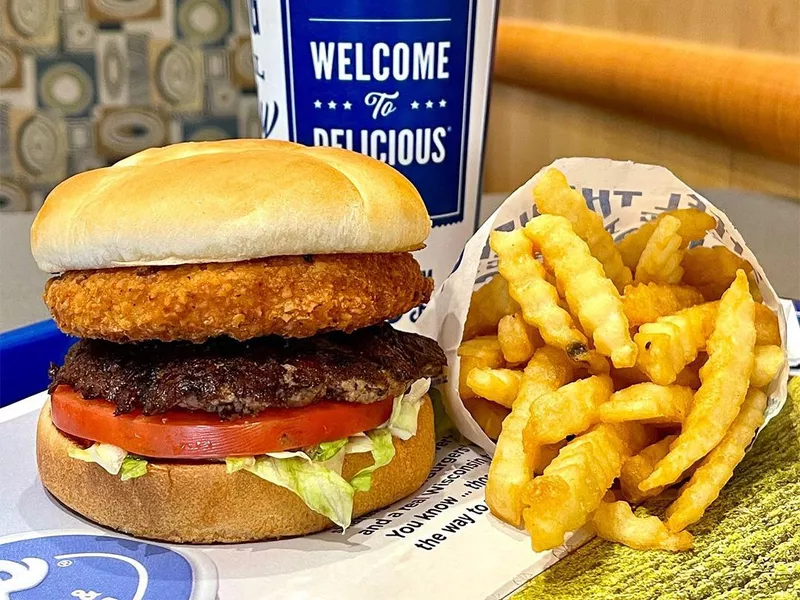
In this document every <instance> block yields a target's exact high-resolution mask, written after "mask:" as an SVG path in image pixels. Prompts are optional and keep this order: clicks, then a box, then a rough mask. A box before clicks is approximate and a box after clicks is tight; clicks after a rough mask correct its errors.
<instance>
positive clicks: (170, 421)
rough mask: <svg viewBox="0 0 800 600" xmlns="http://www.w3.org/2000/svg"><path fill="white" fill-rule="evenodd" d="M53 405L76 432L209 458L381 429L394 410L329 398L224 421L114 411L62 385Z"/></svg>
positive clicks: (155, 451) (159, 454) (135, 447)
mask: <svg viewBox="0 0 800 600" xmlns="http://www.w3.org/2000/svg"><path fill="white" fill-rule="evenodd" d="M51 407H52V415H53V424H54V425H55V426H56V427H58V429H60V430H61V431H63V432H65V433H68V434H70V435H73V436H75V437H79V438H84V439H87V440H92V441H95V442H104V443H106V444H113V445H115V446H119V447H120V448H123V449H125V450H127V451H128V452H131V453H133V454H138V455H140V456H147V457H151V458H173V459H183V460H185V459H189V460H192V459H204V460H206V459H219V458H225V457H226V456H251V455H254V454H264V453H265V452H280V451H282V450H295V449H297V448H302V447H304V446H313V445H315V444H319V443H320V442H331V441H333V440H338V439H341V438H344V437H347V436H350V435H354V434H356V433H359V432H361V431H367V430H369V429H375V428H376V427H379V426H380V425H381V424H383V423H385V422H386V421H387V420H388V419H389V417H390V416H391V414H392V399H391V398H386V399H385V400H381V401H380V402H375V403H373V404H356V403H352V402H330V401H326V400H324V401H322V402H318V403H316V404H312V405H311V406H305V407H302V408H268V409H266V410H265V411H263V412H261V413H259V414H257V415H255V416H253V417H242V418H239V419H234V420H231V421H221V420H220V419H219V417H218V416H217V415H215V414H212V413H206V412H199V411H188V410H171V411H168V412H166V413H162V414H158V415H153V416H146V415H143V414H141V412H139V411H136V412H132V413H128V414H124V415H119V416H114V409H115V406H114V404H113V403H111V402H108V401H106V400H86V399H84V398H83V397H82V396H81V395H80V394H79V393H77V392H76V391H75V390H73V389H72V388H71V387H69V386H65V385H60V386H58V387H57V388H56V389H55V390H54V391H53V393H52V396H51Z"/></svg>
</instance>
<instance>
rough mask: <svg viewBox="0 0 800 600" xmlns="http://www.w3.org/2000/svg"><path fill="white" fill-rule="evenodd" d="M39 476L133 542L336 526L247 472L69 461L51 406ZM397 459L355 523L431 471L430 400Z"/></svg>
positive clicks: (375, 481) (360, 498) (361, 463)
mask: <svg viewBox="0 0 800 600" xmlns="http://www.w3.org/2000/svg"><path fill="white" fill-rule="evenodd" d="M36 438H37V443H36V458H37V461H38V463H39V475H40V477H41V480H42V483H43V484H44V487H45V488H47V490H48V491H49V492H50V493H51V494H53V496H55V497H56V498H58V499H59V500H60V501H61V502H63V503H64V504H66V505H67V506H68V507H69V508H71V509H72V510H74V511H76V512H78V513H80V514H81V515H83V516H84V517H86V518H87V519H91V520H92V521H95V522H96V523H99V524H100V525H105V526H106V527H110V528H112V529H116V530H119V531H122V532H124V533H127V534H129V535H133V536H137V537H144V538H151V539H156V540H165V541H169V542H190V543H211V542H249V541H255V540H263V539H269V538H279V537H287V536H295V535H304V534H307V533H313V532H315V531H321V530H323V529H327V528H328V527H331V526H332V525H333V523H331V521H330V520H329V519H328V518H327V517H324V516H322V515H320V514H319V513H316V512H314V511H312V510H311V509H309V508H308V507H307V506H306V505H305V504H304V503H303V501H302V500H300V498H299V497H298V496H297V495H295V494H294V493H293V492H291V491H289V490H287V489H285V488H282V487H280V486H277V485H274V484H272V483H269V482H268V481H264V480H263V479H260V478H259V477H256V476H255V475H253V474H251V473H248V472H246V471H238V472H236V473H232V474H228V473H226V472H225V465H224V464H223V463H200V464H191V463H189V462H188V461H187V462H181V463H168V462H163V461H159V462H154V463H151V464H150V465H149V466H148V471H147V474H146V475H144V476H142V477H138V478H136V479H129V480H128V481H122V480H121V479H120V478H119V476H118V475H111V474H109V473H107V472H106V471H105V470H103V468H102V467H101V466H100V465H97V464H95V463H87V462H83V461H80V460H76V459H74V458H70V457H69V455H68V450H69V448H70V447H72V446H74V445H75V444H74V443H73V442H72V440H70V439H69V438H67V437H66V436H64V435H63V434H62V433H61V432H60V431H59V430H58V429H56V427H55V425H53V421H52V419H51V415H50V402H49V401H48V402H47V403H46V404H45V405H44V408H42V412H41V414H40V415H39V423H38V426H37V432H36ZM393 441H394V446H395V449H396V455H395V457H394V459H393V460H392V462H390V463H389V464H388V465H387V466H385V467H381V468H380V469H377V470H376V471H375V472H374V473H373V476H372V488H371V489H370V491H368V492H356V494H355V498H354V506H353V517H354V518H355V517H357V516H360V515H363V514H366V513H368V512H371V511H373V510H377V509H379V508H383V507H385V506H388V505H390V504H392V503H393V502H395V501H397V500H400V499H401V498H404V497H406V496H408V495H409V494H411V493H413V492H414V491H415V490H417V489H418V488H419V487H420V486H421V485H422V484H423V482H424V481H425V479H426V477H427V476H428V473H429V472H430V469H431V466H432V465H433V458H434V451H435V447H434V446H435V440H434V430H433V408H432V406H431V401H430V398H428V397H427V396H426V397H425V398H424V401H423V404H422V407H421V409H420V411H419V422H418V426H417V435H415V436H414V437H412V438H411V439H409V440H407V441H402V440H399V439H397V438H394V440H393ZM372 462H373V461H372V456H371V455H370V454H369V453H359V454H348V455H347V457H346V458H345V461H344V467H343V468H342V475H343V477H345V478H346V479H350V478H351V477H352V476H353V475H355V473H356V472H357V471H359V470H360V469H362V468H363V467H366V466H368V465H370V464H372Z"/></svg>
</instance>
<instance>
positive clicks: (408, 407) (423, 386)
mask: <svg viewBox="0 0 800 600" xmlns="http://www.w3.org/2000/svg"><path fill="white" fill-rule="evenodd" d="M430 387H431V380H430V379H418V380H417V381H415V382H414V383H412V384H411V389H410V390H408V392H406V393H405V394H402V395H400V396H398V397H397V398H395V399H394V404H392V415H391V416H390V417H389V421H388V422H387V423H386V427H388V428H389V431H391V432H392V435H393V436H395V437H397V438H400V439H401V440H403V441H405V440H409V439H411V438H412V437H414V436H415V435H417V417H418V416H419V409H420V407H421V406H422V397H423V396H424V395H425V394H426V393H427V392H428V389H429V388H430Z"/></svg>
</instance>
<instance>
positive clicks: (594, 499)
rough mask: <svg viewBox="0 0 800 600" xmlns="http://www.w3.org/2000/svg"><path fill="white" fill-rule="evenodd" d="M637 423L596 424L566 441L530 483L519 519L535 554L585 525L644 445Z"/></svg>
mask: <svg viewBox="0 0 800 600" xmlns="http://www.w3.org/2000/svg"><path fill="white" fill-rule="evenodd" d="M647 439H648V434H647V432H646V430H645V428H644V427H643V426H642V425H639V424H637V423H623V424H609V423H602V424H600V425H595V426H594V427H593V428H592V429H591V430H589V431H588V432H587V433H584V434H582V435H580V436H578V437H576V438H575V439H574V440H572V441H571V442H569V443H568V444H567V445H566V446H564V448H562V449H561V451H560V452H559V453H558V456H556V457H555V459H553V462H551V463H550V464H549V465H548V466H547V468H546V469H545V470H544V473H543V474H542V475H541V476H540V477H535V478H534V479H533V480H532V481H531V482H530V483H528V484H527V485H526V486H525V488H524V491H523V494H522V501H523V502H524V503H525V504H526V505H527V506H528V508H525V509H523V511H522V516H523V519H524V521H525V528H526V529H527V530H528V532H529V533H530V535H531V544H532V545H533V549H534V550H535V551H536V552H541V551H543V550H549V549H550V548H555V547H556V546H560V545H561V544H563V543H564V535H565V534H566V533H568V532H570V531H574V530H575V529H578V528H579V527H581V526H582V525H584V524H585V523H586V522H587V521H588V520H589V517H590V515H591V514H592V513H593V512H594V511H595V510H596V509H597V507H598V506H599V505H600V501H601V500H602V499H603V495H604V494H605V493H606V491H607V490H608V488H610V487H611V484H612V483H613V481H614V479H616V478H617V477H619V474H620V470H621V469H622V463H623V461H624V460H625V458H627V457H628V456H630V455H632V454H635V453H636V452H638V451H639V450H640V449H641V448H642V446H644V445H645V444H646V443H647Z"/></svg>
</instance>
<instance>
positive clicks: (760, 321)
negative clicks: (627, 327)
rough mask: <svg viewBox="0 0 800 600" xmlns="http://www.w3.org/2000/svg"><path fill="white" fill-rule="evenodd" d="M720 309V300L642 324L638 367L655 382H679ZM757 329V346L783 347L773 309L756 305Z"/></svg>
mask: <svg viewBox="0 0 800 600" xmlns="http://www.w3.org/2000/svg"><path fill="white" fill-rule="evenodd" d="M718 308H719V301H716V302H707V303H705V304H697V305H695V306H692V307H690V308H686V309H684V310H681V311H678V312H677V313H675V314H674V315H668V316H665V317H660V318H659V319H658V320H656V321H655V322H654V323H645V324H643V325H641V326H640V327H639V331H638V333H636V335H634V337H633V340H634V342H636V345H637V346H638V348H639V355H638V360H637V362H638V364H637V366H638V367H639V368H640V369H641V370H642V371H643V372H644V373H645V374H646V375H647V376H648V377H649V378H650V380H651V381H653V382H655V383H658V384H660V385H669V384H670V383H673V382H675V381H676V378H677V376H678V374H679V373H680V372H681V371H682V370H683V369H684V367H686V365H688V364H689V363H690V362H692V361H693V360H694V359H695V358H697V354H698V353H699V352H701V351H702V350H704V349H705V345H706V340H707V339H708V336H709V335H710V334H711V330H712V329H713V327H714V321H715V319H716V318H717V310H718ZM755 327H756V344H757V345H759V346H776V345H779V344H780V331H779V329H778V317H777V316H776V315H775V313H773V312H772V311H771V310H770V309H769V307H767V306H764V305H763V304H755ZM681 385H689V384H686V383H682V384H681ZM757 387H760V386H757Z"/></svg>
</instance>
